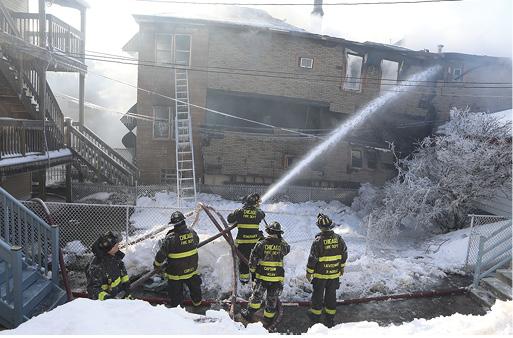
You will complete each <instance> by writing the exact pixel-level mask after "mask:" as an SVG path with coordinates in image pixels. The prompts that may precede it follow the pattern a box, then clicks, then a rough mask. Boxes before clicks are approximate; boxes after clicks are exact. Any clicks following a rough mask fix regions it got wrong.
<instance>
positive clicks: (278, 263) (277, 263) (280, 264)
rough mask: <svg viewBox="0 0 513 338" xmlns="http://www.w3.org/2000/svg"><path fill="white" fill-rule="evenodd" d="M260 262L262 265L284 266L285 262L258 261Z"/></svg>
mask: <svg viewBox="0 0 513 338" xmlns="http://www.w3.org/2000/svg"><path fill="white" fill-rule="evenodd" d="M258 264H260V265H262V266H283V262H268V261H258Z"/></svg>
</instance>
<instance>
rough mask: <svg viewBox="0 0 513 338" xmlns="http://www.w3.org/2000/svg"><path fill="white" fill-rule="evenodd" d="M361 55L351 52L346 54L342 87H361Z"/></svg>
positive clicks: (352, 88)
mask: <svg viewBox="0 0 513 338" xmlns="http://www.w3.org/2000/svg"><path fill="white" fill-rule="evenodd" d="M362 67H363V57H361V56H359V55H355V54H352V53H347V54H346V74H345V77H344V89H345V90H353V91H360V90H361V87H362Z"/></svg>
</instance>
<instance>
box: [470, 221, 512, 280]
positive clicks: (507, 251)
mask: <svg viewBox="0 0 513 338" xmlns="http://www.w3.org/2000/svg"><path fill="white" fill-rule="evenodd" d="M511 224H512V222H511V221H510V222H508V223H506V224H505V225H503V226H502V227H500V228H499V229H497V230H496V231H494V232H493V233H491V234H490V235H488V236H486V237H485V236H481V237H479V254H478V257H477V263H476V270H475V273H474V282H473V284H472V285H473V286H474V287H477V286H478V285H479V281H480V280H481V279H482V278H484V277H486V276H488V275H489V274H491V273H492V272H494V271H495V270H496V269H497V268H499V267H500V266H502V265H504V264H505V263H507V262H509V261H511V248H512V244H511V238H512V234H511V229H512V227H511ZM487 254H490V255H491V256H490V257H487V258H486V259H483V257H484V256H486V255H487ZM490 264H493V266H492V267H490V268H488V269H487V270H486V271H484V272H482V271H481V269H483V267H487V266H488V265H490Z"/></svg>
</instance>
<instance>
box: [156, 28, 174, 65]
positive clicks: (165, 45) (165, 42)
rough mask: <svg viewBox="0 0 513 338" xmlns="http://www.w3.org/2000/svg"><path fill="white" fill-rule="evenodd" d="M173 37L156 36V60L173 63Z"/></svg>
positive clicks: (166, 35)
mask: <svg viewBox="0 0 513 338" xmlns="http://www.w3.org/2000/svg"><path fill="white" fill-rule="evenodd" d="M172 46H173V35H170V34H157V35H156V36H155V48H156V51H155V60H156V61H157V62H162V63H172V62H173V54H172V52H171V51H172Z"/></svg>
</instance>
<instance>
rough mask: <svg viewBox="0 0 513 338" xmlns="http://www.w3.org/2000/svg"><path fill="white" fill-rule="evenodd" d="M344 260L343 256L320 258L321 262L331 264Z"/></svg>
mask: <svg viewBox="0 0 513 338" xmlns="http://www.w3.org/2000/svg"><path fill="white" fill-rule="evenodd" d="M337 259H342V255H336V256H326V257H319V262H331V261H336V260H337Z"/></svg>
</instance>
